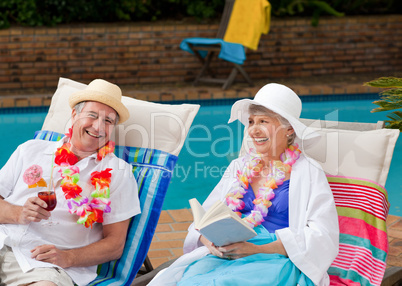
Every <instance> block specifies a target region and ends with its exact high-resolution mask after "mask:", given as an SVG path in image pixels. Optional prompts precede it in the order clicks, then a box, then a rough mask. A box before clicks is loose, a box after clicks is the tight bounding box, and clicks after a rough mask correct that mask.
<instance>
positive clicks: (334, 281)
mask: <svg viewBox="0 0 402 286" xmlns="http://www.w3.org/2000/svg"><path fill="white" fill-rule="evenodd" d="M329 279H330V280H329V285H330V286H343V285H348V286H360V283H357V282H353V281H352V280H350V279H343V278H341V277H339V276H335V275H329Z"/></svg>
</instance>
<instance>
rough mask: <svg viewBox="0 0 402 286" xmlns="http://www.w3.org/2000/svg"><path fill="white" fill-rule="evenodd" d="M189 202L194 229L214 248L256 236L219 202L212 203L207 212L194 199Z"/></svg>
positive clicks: (244, 223) (251, 229) (252, 230)
mask: <svg viewBox="0 0 402 286" xmlns="http://www.w3.org/2000/svg"><path fill="white" fill-rule="evenodd" d="M189 202H190V207H191V211H192V213H193V217H194V226H195V229H196V230H198V231H199V232H200V233H201V234H202V235H203V236H204V237H205V238H206V239H208V240H209V241H211V242H213V243H214V244H215V245H216V246H224V245H228V244H231V243H235V242H240V241H246V240H248V239H250V238H253V237H254V236H256V235H257V233H256V232H255V231H254V229H253V228H251V227H250V226H249V225H248V224H247V223H246V222H244V221H243V220H242V219H241V218H240V217H239V216H238V215H237V214H236V213H234V212H233V211H232V210H231V209H230V208H229V207H228V206H227V205H225V204H224V203H223V202H221V201H217V202H216V203H214V204H213V205H212V206H211V208H210V209H209V210H208V211H205V210H204V208H203V207H202V206H201V204H200V203H199V202H198V200H197V199H195V198H194V199H191V200H190V201H189Z"/></svg>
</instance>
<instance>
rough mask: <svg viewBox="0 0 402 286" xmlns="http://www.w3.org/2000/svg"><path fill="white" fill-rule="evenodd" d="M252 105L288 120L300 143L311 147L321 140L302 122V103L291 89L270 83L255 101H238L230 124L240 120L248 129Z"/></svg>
mask: <svg viewBox="0 0 402 286" xmlns="http://www.w3.org/2000/svg"><path fill="white" fill-rule="evenodd" d="M252 104H254V105H260V106H263V107H265V108H268V109H269V110H271V111H273V112H275V113H277V114H279V115H281V116H282V117H283V118H285V119H287V120H288V121H289V123H290V125H292V127H293V130H294V131H295V133H296V137H297V138H296V139H299V140H297V141H298V143H303V144H304V145H310V144H312V143H314V142H313V141H318V139H319V138H320V135H319V134H318V133H316V132H314V130H312V129H311V128H309V127H307V126H306V125H304V124H303V123H302V122H300V120H299V119H300V114H301V110H302V103H301V100H300V98H299V96H298V95H297V94H296V93H295V92H294V91H293V90H291V89H290V88H288V87H286V86H284V85H282V84H278V83H269V84H267V85H265V86H263V87H262V88H261V89H260V90H259V91H258V92H257V94H256V95H255V97H254V99H241V100H238V101H236V102H235V103H234V104H233V106H232V110H231V114H230V119H229V123H231V122H233V121H235V120H239V121H240V122H241V123H243V124H244V126H246V127H247V126H248V119H249V117H250V114H249V107H250V105H252Z"/></svg>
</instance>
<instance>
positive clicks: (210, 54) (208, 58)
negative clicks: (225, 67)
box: [193, 52, 214, 85]
mask: <svg viewBox="0 0 402 286" xmlns="http://www.w3.org/2000/svg"><path fill="white" fill-rule="evenodd" d="M197 55H198V53H197ZM213 56H214V52H208V55H207V56H206V58H205V60H204V59H203V58H202V57H201V56H199V55H198V58H199V60H200V61H201V63H202V64H203V66H202V68H201V70H200V72H199V73H198V75H197V77H196V78H195V80H194V82H193V85H197V84H198V82H199V81H200V79H201V78H202V77H203V76H204V74H205V72H207V73H208V74H210V75H211V77H214V73H213V72H212V70H211V69H210V68H209V64H210V63H211V60H212V57H213Z"/></svg>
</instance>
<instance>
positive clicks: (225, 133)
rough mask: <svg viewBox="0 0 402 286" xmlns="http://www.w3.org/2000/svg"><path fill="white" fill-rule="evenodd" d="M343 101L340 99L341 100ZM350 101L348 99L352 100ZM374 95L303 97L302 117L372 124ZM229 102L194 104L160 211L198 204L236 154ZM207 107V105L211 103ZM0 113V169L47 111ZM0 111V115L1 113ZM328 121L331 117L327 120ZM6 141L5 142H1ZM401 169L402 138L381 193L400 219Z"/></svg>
mask: <svg viewBox="0 0 402 286" xmlns="http://www.w3.org/2000/svg"><path fill="white" fill-rule="evenodd" d="M346 98H347V99H348V100H345V99H346ZM353 98H354V99H353ZM375 98H376V95H369V96H367V95H365V96H363V95H356V96H351V95H348V96H347V97H340V96H337V97H328V96H325V97H318V96H314V97H313V96H308V97H303V98H302V100H303V112H302V117H303V118H311V119H328V120H331V118H328V115H330V117H331V116H335V115H334V114H336V116H337V118H338V120H339V121H359V122H377V121H378V120H386V113H370V110H372V109H373V108H374V107H376V106H375V105H374V104H372V102H373V100H374V99H375ZM233 102H234V101H232V100H224V101H219V102H217V101H214V102H210V101H208V102H197V103H200V104H201V108H200V110H199V112H198V114H197V116H196V117H195V119H194V122H193V125H192V127H191V129H190V132H189V134H188V136H187V139H186V141H185V143H184V146H183V149H182V151H181V153H180V156H179V160H178V162H177V165H176V168H175V169H174V173H173V177H172V181H171V184H170V186H169V190H168V193H167V195H166V199H165V203H164V206H163V208H164V209H165V210H167V209H181V208H188V207H189V205H188V200H189V199H191V198H193V197H197V199H198V200H199V201H200V202H202V201H204V200H205V198H206V197H207V196H208V194H209V193H210V192H211V190H212V189H213V188H214V186H215V185H216V184H217V183H218V182H219V179H220V177H221V175H222V174H223V172H224V171H225V168H226V167H227V165H228V164H229V162H230V161H231V160H232V159H233V158H235V157H236V156H237V152H238V150H239V149H240V146H241V139H242V131H243V126H242V125H241V124H240V123H238V122H234V123H231V124H230V125H229V124H227V121H228V118H229V114H230V108H231V105H232V104H233ZM212 103H213V105H212ZM9 112H10V113H6V114H0V127H1V129H0V132H1V135H2V137H1V138H3V140H2V141H1V143H0V148H1V150H2V152H1V153H0V166H3V165H4V164H5V162H6V161H7V159H8V157H9V156H10V155H11V153H12V151H13V150H14V149H15V148H16V147H17V146H18V145H19V144H20V143H22V142H24V141H26V140H28V139H31V138H32V137H33V134H34V132H35V131H36V130H39V129H41V127H42V124H43V121H44V119H45V116H46V112H47V109H45V108H37V109H35V110H29V112H26V110H24V112H23V113H22V110H20V111H19V110H10V111H9ZM3 113H4V112H3ZM332 119H334V118H332ZM4 138H7V139H4ZM400 170H402V139H401V138H399V139H398V141H397V144H396V146H395V151H394V155H393V159H392V163H391V169H390V172H389V175H388V179H387V183H386V186H385V187H386V189H387V191H388V195H389V201H390V202H391V209H390V214H393V215H398V216H401V215H402V183H401V180H399V178H398V172H400Z"/></svg>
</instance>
